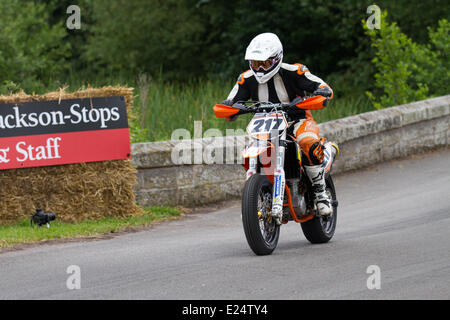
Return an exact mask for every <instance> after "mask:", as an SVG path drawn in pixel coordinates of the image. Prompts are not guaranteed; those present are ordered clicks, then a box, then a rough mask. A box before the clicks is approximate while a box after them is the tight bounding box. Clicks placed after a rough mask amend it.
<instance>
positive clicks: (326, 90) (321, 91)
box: [313, 86, 333, 98]
mask: <svg viewBox="0 0 450 320" xmlns="http://www.w3.org/2000/svg"><path fill="white" fill-rule="evenodd" d="M313 95H314V96H322V97H326V98H331V97H332V96H333V91H332V90H331V88H330V87H329V86H323V87H322V88H317V89H316V91H314V92H313Z"/></svg>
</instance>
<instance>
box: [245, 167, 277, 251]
mask: <svg viewBox="0 0 450 320" xmlns="http://www.w3.org/2000/svg"><path fill="white" fill-rule="evenodd" d="M272 190H273V186H272V184H271V183H270V181H269V179H267V177H266V176H264V175H260V174H255V175H254V176H251V177H250V178H249V179H248V180H247V181H246V183H245V186H244V191H243V195H242V224H243V226H244V232H245V237H246V238H247V242H248V245H249V246H250V248H251V249H252V250H253V252H254V253H255V254H257V255H268V254H271V253H272V252H273V250H274V249H275V248H276V246H277V244H278V238H279V236H280V226H279V225H277V224H276V222H275V220H274V219H273V218H272V216H271V210H272Z"/></svg>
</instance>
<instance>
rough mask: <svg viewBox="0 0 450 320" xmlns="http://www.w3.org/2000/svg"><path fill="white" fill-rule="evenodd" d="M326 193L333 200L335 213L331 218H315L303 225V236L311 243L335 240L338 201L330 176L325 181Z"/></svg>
mask: <svg viewBox="0 0 450 320" xmlns="http://www.w3.org/2000/svg"><path fill="white" fill-rule="evenodd" d="M325 183H326V192H327V193H328V196H329V197H330V199H331V202H332V207H333V213H332V214H331V215H329V216H320V217H317V216H316V217H314V218H313V219H311V220H309V221H307V222H303V223H302V224H301V226H302V230H303V234H304V235H305V237H306V239H308V241H309V242H311V243H326V242H328V241H330V240H331V238H333V235H334V231H335V230H336V223H337V200H336V190H335V188H334V184H333V179H332V178H331V176H328V177H327V178H326V179H325Z"/></svg>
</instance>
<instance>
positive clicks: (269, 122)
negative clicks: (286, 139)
mask: <svg viewBox="0 0 450 320" xmlns="http://www.w3.org/2000/svg"><path fill="white" fill-rule="evenodd" d="M286 127H287V121H286V118H285V117H284V115H283V114H282V113H267V114H266V113H257V114H255V116H254V117H253V119H252V120H251V121H250V123H249V124H248V126H247V132H248V134H249V135H250V136H252V137H254V138H257V139H264V140H267V139H269V136H270V132H272V131H273V130H278V131H283V130H284V129H286Z"/></svg>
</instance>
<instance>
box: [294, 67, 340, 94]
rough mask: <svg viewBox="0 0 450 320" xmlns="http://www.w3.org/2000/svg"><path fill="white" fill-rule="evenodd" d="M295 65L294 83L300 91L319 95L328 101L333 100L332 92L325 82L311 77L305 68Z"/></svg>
mask: <svg viewBox="0 0 450 320" xmlns="http://www.w3.org/2000/svg"><path fill="white" fill-rule="evenodd" d="M297 65H298V69H297V73H296V82H297V87H298V88H299V89H300V90H305V91H307V92H310V93H312V94H314V95H321V96H324V97H328V98H330V99H332V98H333V90H332V89H331V87H330V86H329V85H328V84H326V83H325V81H323V80H322V79H320V78H319V77H317V76H315V75H313V74H312V73H311V72H310V71H309V69H308V68H307V67H306V66H304V65H302V64H297Z"/></svg>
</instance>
